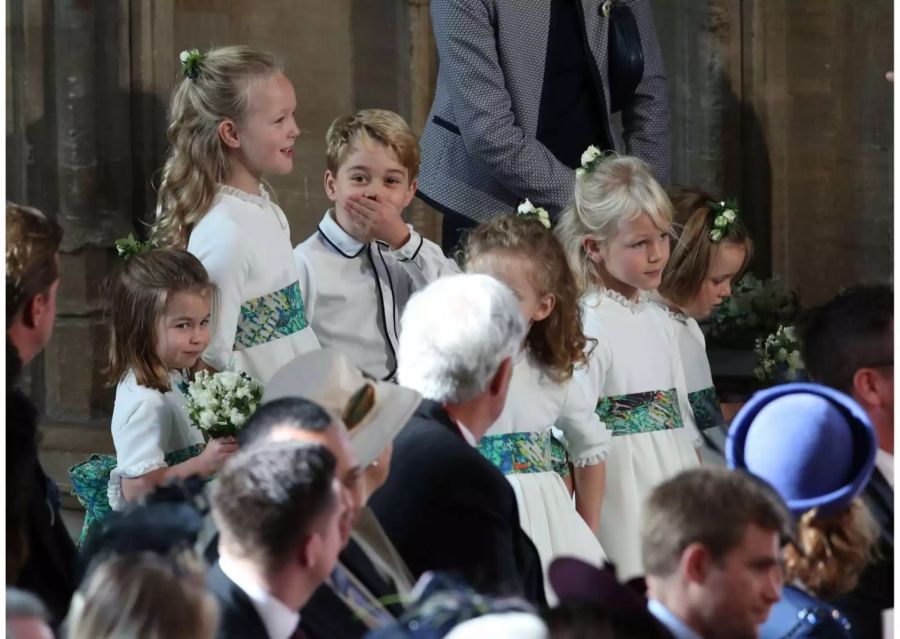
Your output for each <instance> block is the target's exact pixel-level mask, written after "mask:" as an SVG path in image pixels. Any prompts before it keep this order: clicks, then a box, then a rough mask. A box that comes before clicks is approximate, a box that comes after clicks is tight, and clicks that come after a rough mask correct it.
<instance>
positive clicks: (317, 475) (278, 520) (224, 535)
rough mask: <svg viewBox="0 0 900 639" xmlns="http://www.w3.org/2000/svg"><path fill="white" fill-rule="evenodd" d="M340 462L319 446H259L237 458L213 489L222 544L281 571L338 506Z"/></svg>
mask: <svg viewBox="0 0 900 639" xmlns="http://www.w3.org/2000/svg"><path fill="white" fill-rule="evenodd" d="M334 468H335V459H334V455H332V454H331V453H330V452H329V451H328V449H326V448H325V447H324V446H321V445H319V444H310V443H300V442H279V443H277V444H259V445H257V446H253V447H251V448H246V449H242V450H240V451H239V452H237V453H235V454H234V456H232V457H231V459H229V460H228V462H227V463H226V464H225V467H224V468H223V469H222V471H221V472H220V473H219V479H218V481H217V482H216V484H215V487H214V488H213V494H212V513H213V518H214V519H215V522H216V525H217V526H218V528H219V533H220V537H219V544H220V546H221V547H222V548H223V549H227V551H228V552H229V553H231V554H233V555H235V556H237V557H240V558H243V559H247V560H249V561H251V562H252V563H253V564H255V565H256V566H258V567H259V568H260V569H261V570H263V571H264V572H265V573H266V574H271V573H273V572H275V571H276V570H277V569H278V567H279V566H280V565H282V564H283V562H284V560H286V559H287V557H288V556H289V555H290V554H291V553H292V552H294V551H295V550H296V548H297V546H298V545H299V544H300V543H302V542H303V540H304V539H306V537H307V536H309V535H310V534H312V533H313V532H316V527H317V526H318V525H319V518H320V517H321V516H322V515H324V514H326V513H328V512H331V510H332V509H333V508H335V507H336V506H337V503H338V502H337V495H336V494H335V492H334V491H333V490H332V485H333V480H334Z"/></svg>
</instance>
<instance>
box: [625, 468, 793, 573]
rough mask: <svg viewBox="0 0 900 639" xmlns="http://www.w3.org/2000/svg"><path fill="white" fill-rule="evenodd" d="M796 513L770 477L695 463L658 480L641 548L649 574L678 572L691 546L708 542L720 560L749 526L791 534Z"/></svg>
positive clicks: (648, 507) (648, 504)
mask: <svg viewBox="0 0 900 639" xmlns="http://www.w3.org/2000/svg"><path fill="white" fill-rule="evenodd" d="M790 521H791V519H790V514H789V513H788V510H787V507H786V506H785V504H784V502H783V501H782V500H781V498H780V497H779V496H778V494H777V493H776V492H775V491H774V490H773V489H772V488H771V487H770V486H769V485H768V484H766V483H765V482H763V481H761V480H760V479H758V478H756V477H752V476H750V475H748V474H746V473H743V472H739V471H732V470H728V469H725V468H695V469H691V470H687V471H684V472H682V473H679V474H678V475H676V476H675V477H673V478H672V479H670V480H668V481H666V482H664V483H662V484H660V485H659V486H657V487H656V488H655V489H654V490H653V492H652V493H651V494H650V496H649V497H648V499H647V502H646V507H645V508H644V521H643V525H642V527H641V552H642V554H643V558H644V570H645V572H646V574H648V575H655V576H660V577H664V576H667V575H670V574H672V573H673V572H674V571H675V570H676V568H677V567H678V562H679V561H680V559H681V555H682V553H683V552H684V550H685V548H687V547H688V546H689V545H691V544H693V543H701V544H703V545H704V546H705V547H706V548H707V549H708V550H709V552H710V554H711V555H712V558H713V561H716V562H719V561H721V560H722V559H724V557H725V555H726V554H728V552H730V551H731V550H733V549H734V548H736V547H737V546H738V545H740V543H741V540H742V539H743V537H744V534H745V532H746V530H747V526H749V525H750V524H754V525H756V526H758V527H760V528H762V529H764V530H771V531H773V532H777V533H778V534H779V536H784V535H787V534H788V532H789V530H790V528H789V527H790Z"/></svg>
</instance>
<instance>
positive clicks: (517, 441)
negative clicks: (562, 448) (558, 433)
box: [478, 430, 554, 475]
mask: <svg viewBox="0 0 900 639" xmlns="http://www.w3.org/2000/svg"><path fill="white" fill-rule="evenodd" d="M550 440H551V437H550V431H549V430H546V431H544V432H543V433H540V434H539V433H508V434H505V435H485V436H484V437H482V438H481V441H480V442H478V452H479V453H481V454H482V455H483V456H484V457H485V458H486V459H487V460H488V461H489V462H491V463H492V464H493V465H494V466H496V467H497V468H499V469H500V472H502V473H503V474H504V475H511V474H513V473H546V472H552V471H553V470H554V464H553V454H552V450H551V444H550Z"/></svg>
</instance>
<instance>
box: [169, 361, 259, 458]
mask: <svg viewBox="0 0 900 639" xmlns="http://www.w3.org/2000/svg"><path fill="white" fill-rule="evenodd" d="M186 394H187V410H188V415H189V416H190V418H191V420H192V421H193V422H194V424H195V425H196V426H197V428H199V429H200V432H202V433H203V437H204V439H206V441H209V440H210V439H215V438H217V437H234V436H236V435H237V433H238V431H240V430H241V428H243V427H244V424H245V423H246V422H247V420H248V419H249V418H250V416H251V415H252V414H253V413H254V412H255V411H256V408H257V407H258V406H259V403H260V401H261V400H262V394H263V387H262V384H260V383H259V382H258V381H256V380H255V379H253V378H252V377H250V376H249V375H247V374H246V373H243V372H237V373H236V372H233V371H221V372H219V373H215V374H212V375H210V374H209V371H200V372H199V373H197V374H196V376H194V381H193V382H191V383H190V385H188V389H187V393H186Z"/></svg>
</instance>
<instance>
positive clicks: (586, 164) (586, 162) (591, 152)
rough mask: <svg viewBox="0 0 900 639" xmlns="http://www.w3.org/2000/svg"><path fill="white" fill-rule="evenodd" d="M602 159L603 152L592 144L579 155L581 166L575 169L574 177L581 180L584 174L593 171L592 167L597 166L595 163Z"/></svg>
mask: <svg viewBox="0 0 900 639" xmlns="http://www.w3.org/2000/svg"><path fill="white" fill-rule="evenodd" d="M602 158H603V151H601V150H600V149H598V148H597V147H596V146H594V145H593V144H592V145H590V146H589V147H588V148H586V149H585V150H584V153H582V154H581V166H579V167H578V168H577V169H575V177H576V178H581V177H583V176H584V175H585V174H586V173H590V172H591V171H593V170H594V167H596V166H597V162H599V161H600V160H601V159H602Z"/></svg>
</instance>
